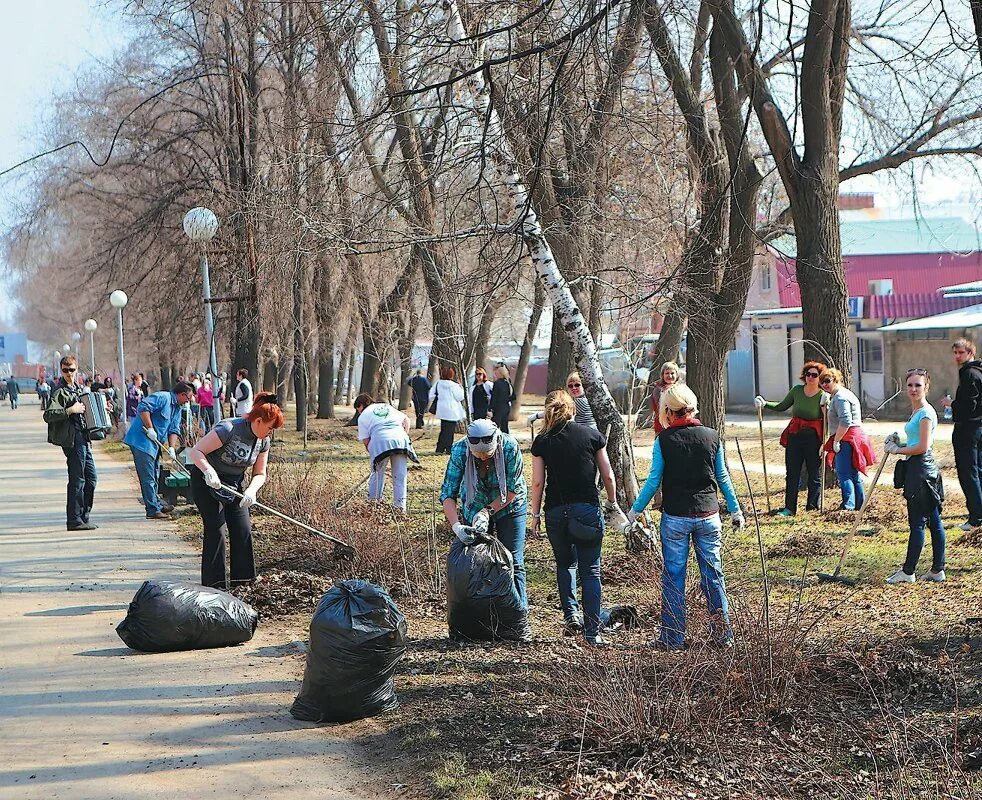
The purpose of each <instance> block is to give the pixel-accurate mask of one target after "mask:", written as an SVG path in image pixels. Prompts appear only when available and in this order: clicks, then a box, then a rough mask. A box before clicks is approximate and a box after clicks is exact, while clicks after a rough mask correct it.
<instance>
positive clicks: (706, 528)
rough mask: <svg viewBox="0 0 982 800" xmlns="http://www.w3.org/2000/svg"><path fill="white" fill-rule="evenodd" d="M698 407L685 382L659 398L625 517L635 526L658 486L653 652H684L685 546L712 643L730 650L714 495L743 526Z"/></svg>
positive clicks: (716, 444)
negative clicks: (646, 456)
mask: <svg viewBox="0 0 982 800" xmlns="http://www.w3.org/2000/svg"><path fill="white" fill-rule="evenodd" d="M697 406H698V404H697V401H696V396H695V394H693V392H692V390H691V389H689V387H687V386H684V385H683V384H680V383H677V384H674V385H672V386H669V387H668V389H666V390H665V391H664V392H662V394H661V398H660V414H659V416H660V417H661V419H660V421H661V424H662V426H663V430H662V432H661V433H660V434H659V435H658V438H656V439H655V444H654V447H653V448H652V451H651V471H650V472H649V473H648V480H647V481H646V482H645V484H644V487H643V488H642V489H641V493H640V494H639V495H638V499H637V500H635V502H634V506H633V507H632V508H631V511H630V512H629V513H628V515H627V520H628V524H631V523H633V522H634V520H635V519H637V518H638V516H639V515H640V514H641V513H642V512H643V511H644V510H645V508H646V507H647V505H648V503H649V502H651V499H652V498H653V497H654V496H655V492H656V491H658V489H659V488H662V498H663V500H662V509H661V510H662V515H661V520H662V522H661V544H662V556H663V558H664V562H665V567H664V570H663V571H662V601H661V603H662V606H661V637H660V638H659V640H658V646H659V647H661V648H662V649H665V650H681V649H682V648H684V647H685V572H686V567H687V565H688V561H689V546H690V542H691V543H692V545H694V546H695V550H696V562H697V563H698V565H699V577H700V581H699V585H700V586H701V587H702V592H703V594H704V595H705V596H706V604H707V606H708V607H709V615H710V618H711V633H712V636H713V639H714V641H715V642H716V644H718V645H720V646H723V647H728V646H730V645H732V644H733V630H732V628H731V627H730V618H729V605H728V603H727V599H726V584H725V582H724V580H723V557H722V537H723V523H722V521H721V519H720V514H719V492H720V491H722V492H723V496H724V497H725V498H726V507H727V510H728V511H729V512H730V519H731V520H732V522H733V527H734V528H738V529H739V528H742V527H743V526H744V518H743V513H742V512H741V511H740V504H739V503H738V502H737V498H736V494H735V493H734V491H733V484H732V483H731V482H730V475H729V473H728V472H727V471H726V464H725V463H724V461H723V446H722V443H721V442H720V438H719V434H718V433H717V432H716V431H715V430H713V429H712V428H707V427H706V426H705V425H703V424H702V423H701V422H700V421H699V420H698V418H697V417H696V413H697V410H698V407H697ZM663 483H664V485H663Z"/></svg>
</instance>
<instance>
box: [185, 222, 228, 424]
mask: <svg viewBox="0 0 982 800" xmlns="http://www.w3.org/2000/svg"><path fill="white" fill-rule="evenodd" d="M217 232H218V217H216V216H215V212H214V211H212V210H211V209H210V208H203V207H201V206H199V207H198V208H192V209H191V210H190V211H188V213H187V214H185V215H184V233H186V234H187V237H188V239H190V240H191V241H192V242H193V243H194V244H196V245H198V246H199V247H200V248H201V287H202V292H203V299H204V305H205V338H206V340H207V344H208V369H209V371H210V372H211V379H212V382H213V385H214V387H215V394H216V396H221V388H222V387H221V385H220V380H219V377H218V356H217V354H216V351H215V317H214V314H213V313H212V309H211V278H210V276H209V274H208V242H210V241H211V240H212V239H213V238H214V236H215V234H216V233H217ZM221 418H222V404H221V402H218V403H216V404H215V420H216V421H217V420H220V419H221Z"/></svg>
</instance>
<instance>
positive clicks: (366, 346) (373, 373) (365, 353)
mask: <svg viewBox="0 0 982 800" xmlns="http://www.w3.org/2000/svg"><path fill="white" fill-rule="evenodd" d="M377 323H378V319H377V318H376V320H374V321H373V323H372V324H377ZM361 330H362V334H361V340H362V362H361V381H360V382H359V385H358V393H359V394H370V395H371V396H372V397H377V396H378V394H379V387H380V385H381V381H382V354H381V353H380V352H379V348H378V347H377V346H376V342H379V341H383V340H384V337H383V336H381V335H380V333H381V331H379V330H378V329H376V330H372V329H371V325H362V329H361Z"/></svg>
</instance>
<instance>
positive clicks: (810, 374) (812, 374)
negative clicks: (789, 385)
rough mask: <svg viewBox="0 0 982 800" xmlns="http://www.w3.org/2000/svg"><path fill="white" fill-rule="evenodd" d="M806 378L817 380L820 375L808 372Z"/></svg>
mask: <svg viewBox="0 0 982 800" xmlns="http://www.w3.org/2000/svg"><path fill="white" fill-rule="evenodd" d="M805 377H806V378H817V377H818V373H817V372H806V373H805Z"/></svg>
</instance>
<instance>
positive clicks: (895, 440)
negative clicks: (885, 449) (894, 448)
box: [884, 431, 900, 444]
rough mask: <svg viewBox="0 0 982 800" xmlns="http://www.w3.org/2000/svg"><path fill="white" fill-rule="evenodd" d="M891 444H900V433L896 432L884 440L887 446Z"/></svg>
mask: <svg viewBox="0 0 982 800" xmlns="http://www.w3.org/2000/svg"><path fill="white" fill-rule="evenodd" d="M891 442H892V443H893V444H900V433H899V432H898V431H894V432H893V433H891V434H890V435H889V436H887V438H886V439H885V440H884V443H885V444H890V443H891Z"/></svg>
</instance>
